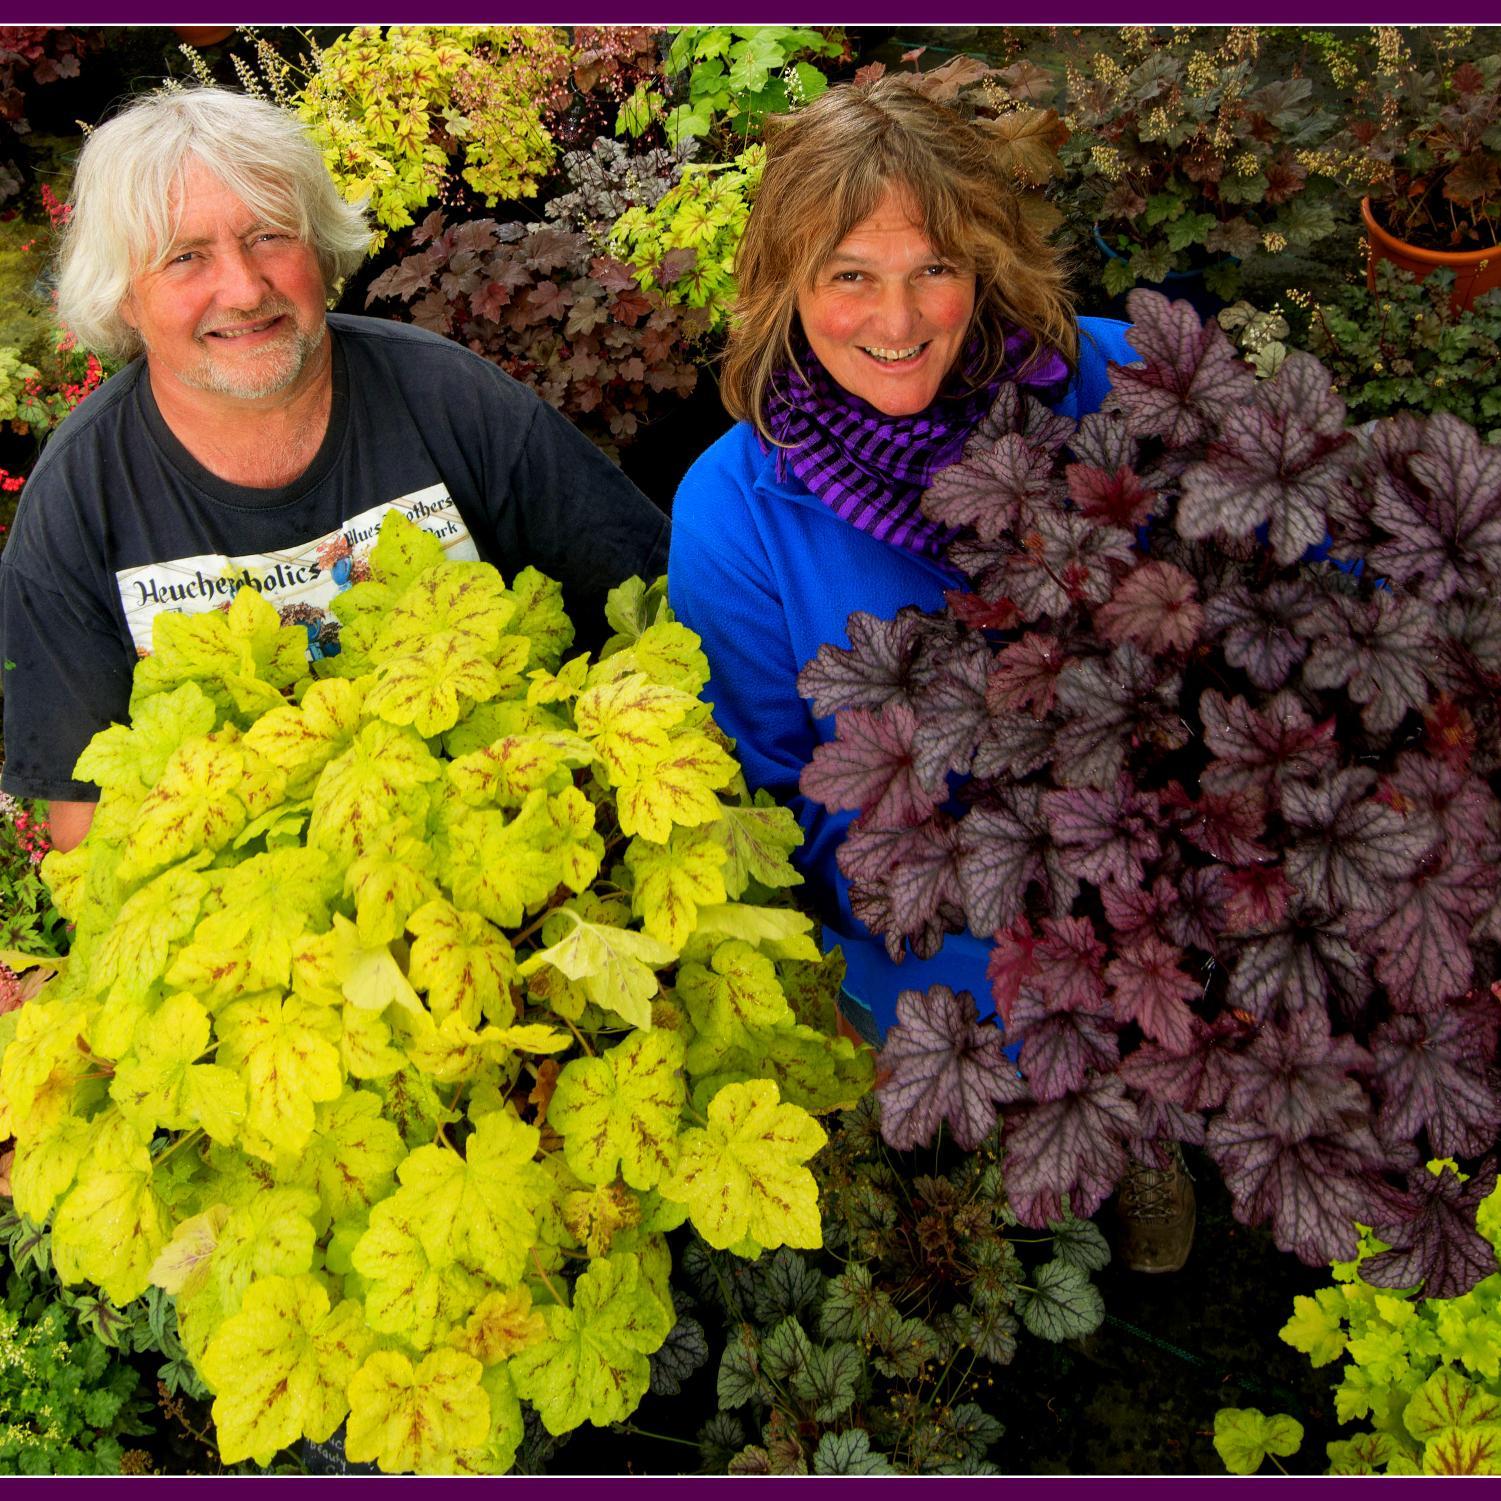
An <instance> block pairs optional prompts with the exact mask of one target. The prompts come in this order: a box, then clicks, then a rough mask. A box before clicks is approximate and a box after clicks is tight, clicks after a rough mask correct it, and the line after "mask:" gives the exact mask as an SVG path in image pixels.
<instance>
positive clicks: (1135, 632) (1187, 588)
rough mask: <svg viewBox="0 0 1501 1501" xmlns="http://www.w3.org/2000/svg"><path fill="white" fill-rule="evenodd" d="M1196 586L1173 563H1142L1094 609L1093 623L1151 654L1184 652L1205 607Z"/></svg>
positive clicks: (1196, 631) (1103, 632)
mask: <svg viewBox="0 0 1501 1501" xmlns="http://www.w3.org/2000/svg"><path fill="white" fill-rule="evenodd" d="M1196 593H1197V586H1196V585H1195V583H1194V581H1193V579H1191V578H1190V577H1189V576H1188V575H1187V574H1186V573H1184V571H1183V570H1182V569H1181V568H1175V567H1174V566H1173V564H1171V563H1144V564H1142V566H1141V567H1140V568H1138V569H1136V571H1135V572H1134V573H1130V574H1128V575H1127V576H1126V577H1125V578H1124V579H1123V580H1122V581H1121V582H1120V584H1118V585H1117V586H1116V590H1115V593H1114V594H1112V595H1111V596H1110V599H1109V600H1108V601H1107V602H1106V603H1105V604H1103V605H1101V606H1100V608H1099V609H1098V610H1096V611H1095V617H1094V621H1095V626H1096V628H1097V629H1098V630H1099V631H1100V633H1101V635H1103V636H1104V637H1105V638H1106V640H1108V641H1114V642H1115V643H1116V644H1117V645H1119V644H1120V643H1121V642H1124V641H1129V642H1130V643H1131V644H1132V645H1133V646H1139V647H1140V648H1141V649H1142V650H1143V651H1144V652H1146V653H1148V654H1149V655H1151V656H1157V655H1160V654H1161V653H1163V652H1186V651H1187V650H1188V649H1189V647H1191V646H1192V645H1193V644H1194V642H1195V641H1197V640H1198V637H1199V631H1200V629H1201V628H1202V627H1203V624H1204V609H1203V606H1202V605H1200V604H1199V602H1198V600H1197V598H1196V597H1195V596H1196Z"/></svg>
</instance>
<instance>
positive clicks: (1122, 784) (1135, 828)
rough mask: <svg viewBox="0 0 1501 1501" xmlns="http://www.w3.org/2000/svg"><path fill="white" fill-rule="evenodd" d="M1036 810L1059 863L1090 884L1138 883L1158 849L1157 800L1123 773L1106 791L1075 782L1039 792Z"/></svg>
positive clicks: (1133, 884) (1132, 884) (1134, 884)
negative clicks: (1067, 787) (1056, 848)
mask: <svg viewBox="0 0 1501 1501" xmlns="http://www.w3.org/2000/svg"><path fill="white" fill-rule="evenodd" d="M1042 811H1043V813H1044V815H1045V816H1046V818H1047V820H1048V824H1049V826H1050V827H1051V829H1052V831H1053V842H1054V843H1055V844H1056V845H1058V846H1059V847H1060V849H1061V851H1062V859H1063V866H1064V869H1065V870H1069V871H1072V872H1073V873H1074V874H1075V875H1079V876H1082V877H1083V878H1084V879H1085V880H1086V881H1093V882H1094V884H1095V885H1096V886H1103V885H1104V884H1105V882H1107V881H1116V882H1119V883H1120V884H1121V885H1123V886H1136V885H1140V883H1141V880H1142V877H1143V875H1144V874H1145V873H1146V862H1147V861H1148V860H1155V859H1156V858H1157V856H1158V855H1159V854H1160V853H1161V852H1162V846H1161V843H1160V841H1159V839H1158V828H1159V817H1160V814H1159V810H1158V807H1157V800H1156V798H1154V797H1153V796H1152V795H1151V794H1150V793H1146V792H1138V791H1136V790H1135V789H1133V787H1132V785H1131V782H1130V780H1129V779H1128V778H1126V777H1122V778H1121V779H1120V780H1119V781H1118V782H1117V783H1116V785H1115V786H1114V787H1112V788H1110V789H1109V790H1107V791H1100V790H1098V789H1096V788H1092V787H1079V788H1073V789H1070V790H1068V791H1066V792H1058V791H1048V792H1044V793H1043V795H1042Z"/></svg>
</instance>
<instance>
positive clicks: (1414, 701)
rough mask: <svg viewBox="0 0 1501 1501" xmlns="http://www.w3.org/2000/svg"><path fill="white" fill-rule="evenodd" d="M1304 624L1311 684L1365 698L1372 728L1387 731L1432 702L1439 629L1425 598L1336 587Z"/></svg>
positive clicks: (1306, 676) (1306, 674)
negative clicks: (1353, 595) (1359, 594)
mask: <svg viewBox="0 0 1501 1501" xmlns="http://www.w3.org/2000/svg"><path fill="white" fill-rule="evenodd" d="M1302 630H1303V634H1304V635H1307V636H1311V637H1312V638H1313V650H1312V651H1311V652H1310V653H1309V656H1308V660H1307V661H1306V662H1305V663H1304V664H1303V682H1304V683H1305V685H1306V686H1308V687H1310V688H1343V689H1344V690H1345V691H1346V692H1347V693H1348V694H1349V695H1350V697H1351V698H1352V699H1354V701H1355V702H1356V703H1357V704H1361V705H1363V706H1364V707H1363V708H1362V710H1361V715H1360V720H1361V723H1362V724H1363V725H1365V727H1366V728H1367V729H1368V730H1370V731H1372V733H1374V734H1386V733H1389V732H1390V731H1392V730H1394V729H1396V728H1397V726H1398V725H1399V724H1401V722H1402V719H1403V716H1404V715H1406V714H1408V713H1409V712H1410V711H1412V710H1413V709H1421V708H1423V707H1424V705H1426V704H1427V702H1428V681H1429V668H1430V665H1431V664H1432V662H1433V661H1434V659H1435V657H1436V656H1437V655H1438V650H1439V636H1438V632H1437V631H1436V630H1435V628H1434V619H1433V610H1432V608H1431V607H1430V606H1428V605H1426V604H1425V603H1424V602H1423V601H1422V600H1420V599H1400V598H1398V597H1397V596H1396V595H1395V594H1393V593H1392V592H1391V591H1390V590H1382V591H1380V592H1378V593H1376V594H1374V595H1373V596H1372V597H1371V598H1370V599H1368V600H1360V599H1346V598H1344V597H1342V596H1339V595H1334V596H1331V597H1329V598H1327V599H1325V600H1323V601H1321V602H1320V604H1319V605H1318V607H1317V608H1315V609H1314V610H1312V611H1310V613H1309V615H1308V617H1307V619H1306V620H1305V621H1304V622H1303V624H1302Z"/></svg>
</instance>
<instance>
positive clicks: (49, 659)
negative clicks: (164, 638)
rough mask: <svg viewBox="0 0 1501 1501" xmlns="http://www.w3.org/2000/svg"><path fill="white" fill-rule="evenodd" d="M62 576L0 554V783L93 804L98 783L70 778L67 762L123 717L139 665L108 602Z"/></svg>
mask: <svg viewBox="0 0 1501 1501" xmlns="http://www.w3.org/2000/svg"><path fill="white" fill-rule="evenodd" d="M62 582H63V581H62V580H58V579H56V578H53V579H51V580H48V581H46V582H44V581H42V580H40V579H38V578H36V577H34V576H33V575H32V574H31V573H30V572H28V571H27V570H26V569H25V568H23V566H22V564H21V563H20V562H19V561H18V560H17V559H16V558H14V557H13V556H12V554H11V551H10V549H7V550H6V553H5V556H4V558H3V560H0V660H3V662H4V678H3V682H4V699H5V710H4V712H5V770H4V773H3V775H0V789H3V790H4V791H6V792H9V793H11V794H12V795H13V796H17V797H42V798H49V799H50V798H61V799H66V800H68V801H71V802H94V801H96V800H97V799H98V797H99V789H98V787H97V786H95V785H94V783H92V782H79V781H75V780H74V778H73V766H74V763H75V762H76V761H77V760H78V757H79V754H80V753H81V752H82V751H83V748H84V747H85V746H86V745H87V744H88V743H89V741H90V740H91V739H92V738H93V736H94V735H95V734H96V733H98V731H100V730H102V729H104V728H106V727H107V726H108V725H110V724H112V723H115V722H121V721H124V720H125V718H126V716H127V711H128V706H129V703H130V685H131V674H132V671H133V669H134V666H135V663H134V659H133V656H132V653H131V652H130V650H129V648H128V647H127V645H126V643H125V641H124V639H123V638H122V636H121V633H120V628H119V625H118V624H117V623H116V622H115V621H114V620H113V619H112V618H111V616H110V614H109V611H108V610H107V608H105V607H104V606H103V605H102V604H101V603H100V601H98V600H97V599H96V598H95V597H94V596H93V595H91V594H90V593H89V592H88V591H87V590H86V589H83V588H65V587H59V585H60V584H61V583H62Z"/></svg>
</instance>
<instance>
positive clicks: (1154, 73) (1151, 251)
mask: <svg viewBox="0 0 1501 1501" xmlns="http://www.w3.org/2000/svg"><path fill="white" fill-rule="evenodd" d="M1260 46H1261V43H1260V36H1259V33H1258V31H1257V29H1256V28H1255V27H1250V26H1236V27H1231V28H1229V29H1228V30H1220V29H1215V30H1214V31H1200V30H1198V29H1196V28H1192V27H1182V28H1176V29H1175V30H1174V33H1173V35H1172V37H1171V38H1170V39H1169V40H1166V41H1162V40H1160V39H1159V38H1157V37H1154V35H1153V32H1152V28H1149V27H1143V26H1138V27H1127V28H1125V29H1123V30H1122V32H1121V33H1120V34H1119V37H1118V38H1116V39H1115V45H1108V46H1107V45H1102V39H1101V37H1100V36H1099V34H1098V33H1091V32H1087V31H1086V32H1085V33H1084V35H1083V37H1082V38H1081V45H1080V51H1079V55H1077V56H1073V57H1070V59H1069V61H1068V65H1067V101H1066V106H1065V108H1064V111H1063V117H1064V124H1065V125H1066V126H1067V127H1068V130H1069V132H1070V135H1069V140H1068V143H1067V144H1066V145H1065V146H1064V147H1063V149H1062V153H1061V154H1062V156H1063V159H1064V162H1065V165H1066V166H1067V167H1068V169H1069V172H1070V177H1069V180H1068V181H1067V183H1066V185H1065V188H1064V193H1063V197H1064V201H1065V203H1066V204H1067V205H1068V211H1069V213H1070V215H1071V216H1072V217H1073V219H1074V220H1075V221H1076V224H1077V225H1078V227H1079V229H1080V230H1081V231H1082V232H1083V234H1085V235H1088V234H1089V232H1090V228H1091V226H1093V228H1094V231H1095V233H1097V234H1098V236H1099V238H1100V241H1101V243H1102V245H1103V247H1104V249H1105V250H1106V252H1107V255H1108V257H1109V258H1108V259H1107V260H1106V263H1105V266H1104V269H1103V273H1102V274H1103V280H1104V286H1105V289H1106V290H1107V291H1108V292H1110V293H1112V294H1118V293H1121V292H1124V291H1126V290H1127V289H1128V288H1130V287H1132V286H1134V285H1137V284H1139V283H1158V282H1162V281H1164V280H1165V279H1166V278H1167V277H1168V276H1169V275H1170V274H1172V273H1182V272H1187V271H1197V270H1201V271H1202V272H1203V275H1204V281H1205V283H1206V285H1207V286H1208V288H1209V290H1210V291H1211V292H1213V293H1215V294H1216V295H1218V296H1219V297H1222V298H1226V299H1228V298H1230V297H1232V296H1233V295H1234V293H1235V290H1236V287H1237V286H1238V284H1239V279H1240V269H1239V264H1238V263H1239V262H1240V261H1242V260H1244V259H1246V258H1247V257H1250V256H1258V255H1277V254H1280V253H1281V252H1282V251H1283V250H1286V249H1287V248H1288V247H1289V246H1295V247H1301V246H1307V245H1311V244H1314V243H1315V242H1317V241H1318V240H1320V239H1321V238H1322V237H1323V236H1325V235H1327V234H1328V233H1329V232H1330V230H1332V229H1333V228H1334V218H1333V215H1332V213H1331V210H1330V204H1329V196H1330V188H1331V186H1332V185H1331V184H1330V183H1329V182H1328V181H1327V180H1322V179H1321V178H1320V176H1319V175H1318V173H1317V172H1316V171H1311V170H1310V168H1309V166H1308V165H1307V163H1306V160H1305V157H1304V154H1303V153H1304V151H1305V150H1306V148H1309V147H1311V146H1313V145H1315V144H1317V143H1318V142H1320V141H1321V140H1322V139H1323V138H1324V137H1325V135H1326V134H1327V126H1326V124H1325V122H1324V120H1323V117H1322V116H1321V114H1320V113H1319V110H1318V109H1317V107H1316V104H1315V101H1314V99H1313V86H1312V83H1311V81H1310V80H1309V79H1308V78H1306V77H1280V76H1273V75H1271V74H1270V73H1269V72H1268V70H1267V69H1266V68H1264V67H1263V66H1262V64H1261V62H1260Z"/></svg>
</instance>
